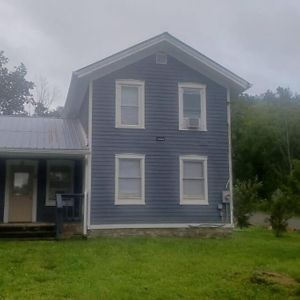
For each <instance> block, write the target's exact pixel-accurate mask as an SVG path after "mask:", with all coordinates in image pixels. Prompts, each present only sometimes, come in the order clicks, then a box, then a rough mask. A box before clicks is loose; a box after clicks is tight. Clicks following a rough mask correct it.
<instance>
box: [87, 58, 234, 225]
mask: <svg viewBox="0 0 300 300" xmlns="http://www.w3.org/2000/svg"><path fill="white" fill-rule="evenodd" d="M116 79H138V80H144V81H145V126H146V129H120V128H115V80H116ZM178 82H196V83H202V84H207V122H208V124H207V127H208V131H207V132H198V131H179V130H178ZM157 136H163V137H165V141H164V142H157V141H156V137H157ZM117 153H138V154H145V155H146V160H145V200H146V205H122V206H115V205H114V188H115V182H114V176H115V174H114V172H115V165H114V164H115V160H114V159H115V154H117ZM188 154H197V155H207V156H208V188H209V191H208V195H209V205H208V206H198V205H197V206H192V205H180V204H179V155H188ZM228 177H229V171H228V135H227V115H226V89H225V88H223V87H221V86H219V85H218V84H216V83H214V82H212V81H211V80H209V79H208V78H206V77H205V76H204V75H201V74H199V73H197V72H196V71H194V70H192V69H190V68H189V67H187V66H185V65H184V64H182V63H181V62H179V61H177V60H176V59H174V58H172V57H170V56H169V57H168V64H167V65H157V64H156V63H155V56H154V55H153V56H150V57H147V58H146V59H143V60H141V61H139V62H137V63H135V64H132V65H130V66H128V67H125V68H123V69H121V70H119V71H116V72H114V73H112V74H110V75H108V76H106V77H104V78H101V79H99V80H96V81H94V84H93V131H92V198H91V224H92V225H94V224H132V223H149V224H150V223H151V224H154V223H199V222H205V223H206V222H208V223H213V222H220V216H219V212H218V210H217V204H218V203H220V202H221V193H222V191H223V190H224V189H225V186H226V183H227V181H228Z"/></svg>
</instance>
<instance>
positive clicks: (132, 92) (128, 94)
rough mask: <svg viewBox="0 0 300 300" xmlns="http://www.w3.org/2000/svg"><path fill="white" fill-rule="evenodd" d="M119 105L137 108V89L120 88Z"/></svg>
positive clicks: (131, 87) (134, 87) (133, 87)
mask: <svg viewBox="0 0 300 300" xmlns="http://www.w3.org/2000/svg"><path fill="white" fill-rule="evenodd" d="M121 105H124V106H138V105H139V88H138V87H136V86H122V100H121Z"/></svg>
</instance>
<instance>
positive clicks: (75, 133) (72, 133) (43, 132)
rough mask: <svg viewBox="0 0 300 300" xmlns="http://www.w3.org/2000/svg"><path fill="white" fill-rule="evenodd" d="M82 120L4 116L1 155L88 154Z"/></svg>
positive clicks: (0, 118) (0, 126) (0, 121)
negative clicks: (33, 152)
mask: <svg viewBox="0 0 300 300" xmlns="http://www.w3.org/2000/svg"><path fill="white" fill-rule="evenodd" d="M87 149H88V148H87V145H86V137H85V134H84V131H83V128H82V127H81V124H80V123H79V121H78V120H75V119H74V120H73V119H54V118H37V117H18V116H0V151H5V150H6V151H9V150H12V151H18V150H22V151H26V150H28V151H31V150H33V151H34V150H35V151H47V150H48V151H52V152H55V151H58V152H63V151H65V152H68V151H69V150H73V151H78V150H79V151H81V150H87Z"/></svg>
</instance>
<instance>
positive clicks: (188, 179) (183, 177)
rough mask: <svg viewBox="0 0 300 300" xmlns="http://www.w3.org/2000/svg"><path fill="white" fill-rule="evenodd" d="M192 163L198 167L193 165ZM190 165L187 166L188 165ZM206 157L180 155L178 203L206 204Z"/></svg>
mask: <svg viewBox="0 0 300 300" xmlns="http://www.w3.org/2000/svg"><path fill="white" fill-rule="evenodd" d="M193 163H194V164H195V165H196V166H197V167H198V168H199V170H197V167H195V166H193ZM187 164H188V165H189V166H190V167H189V168H187V166H188V165H187ZM207 188H208V187H207V158H206V157H202V156H181V157H180V204H191V205H193V204H199V205H202V204H208V191H207Z"/></svg>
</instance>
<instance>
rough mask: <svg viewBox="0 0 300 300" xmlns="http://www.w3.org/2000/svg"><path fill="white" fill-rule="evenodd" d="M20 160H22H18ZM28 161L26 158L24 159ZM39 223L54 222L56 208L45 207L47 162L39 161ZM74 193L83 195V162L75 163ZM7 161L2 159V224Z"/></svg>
mask: <svg viewBox="0 0 300 300" xmlns="http://www.w3.org/2000/svg"><path fill="white" fill-rule="evenodd" d="M18 159H20V158H18ZM24 159H26V158H24ZM37 162H38V164H37V168H38V170H37V222H54V221H55V207H53V206H45V201H46V188H47V160H46V159H38V160H37ZM74 164H75V165H74V193H82V188H83V187H82V183H83V180H82V179H83V178H82V176H83V164H82V161H81V160H75V161H74ZM5 169H6V159H4V158H2V159H1V158H0V223H1V222H3V215H4V199H5V181H6V179H5V174H6V171H5Z"/></svg>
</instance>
